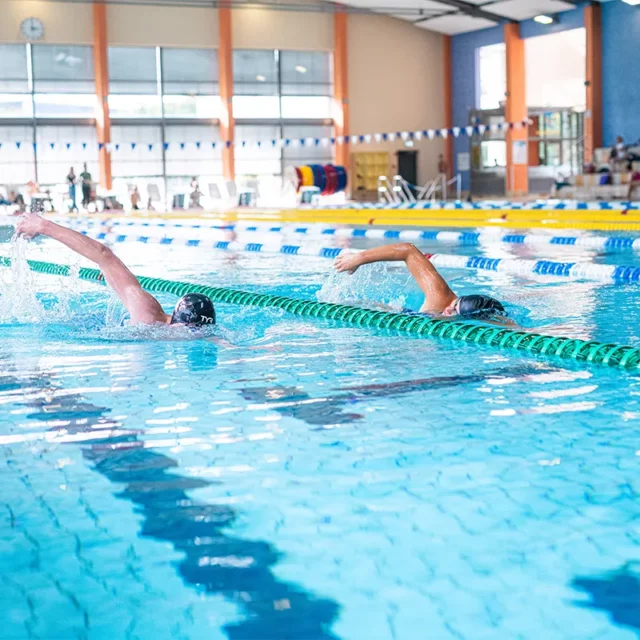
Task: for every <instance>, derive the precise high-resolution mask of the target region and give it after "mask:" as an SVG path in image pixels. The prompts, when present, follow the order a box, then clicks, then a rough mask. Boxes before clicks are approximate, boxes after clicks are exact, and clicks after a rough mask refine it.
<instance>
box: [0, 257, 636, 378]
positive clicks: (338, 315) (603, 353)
mask: <svg viewBox="0 0 640 640" xmlns="http://www.w3.org/2000/svg"><path fill="white" fill-rule="evenodd" d="M28 264H29V267H30V268H31V269H32V270H33V271H36V272H38V273H46V274H50V275H61V276H69V275H72V269H71V267H69V266H68V265H62V264H54V263H51V262H40V261H35V260H29V261H28ZM0 266H5V267H10V266H11V260H10V258H6V257H2V256H0ZM78 277H79V278H80V279H81V280H89V281H92V282H104V278H103V276H102V274H101V272H100V271H99V270H98V269H90V268H86V267H82V268H81V269H80V270H79V272H78ZM138 280H139V281H140V284H141V285H142V287H143V288H144V289H146V290H147V291H149V292H150V293H171V294H173V295H176V296H183V295H185V294H187V293H201V294H204V295H206V296H209V297H210V298H211V299H212V300H213V301H214V302H224V303H228V304H238V305H248V306H257V307H271V308H276V309H282V310H284V311H287V312H289V313H293V314H295V315H298V316H304V317H311V318H325V319H327V320H336V321H339V322H342V323H343V324H348V325H352V326H357V327H367V328H375V329H385V330H389V331H398V332H399V333H402V334H405V335H410V336H413V337H417V338H427V337H430V338H441V339H444V340H456V341H460V342H467V343H470V344H476V345H482V346H487V347H493V348H496V349H511V350H516V351H522V352H525V353H528V354H530V355H534V356H544V357H550V356H555V357H559V358H567V359H570V360H576V361H578V362H586V363H590V364H602V365H605V366H609V367H617V368H621V369H637V368H638V367H639V366H640V349H637V348H635V347H630V346H625V345H619V344H612V343H608V344H604V343H601V342H595V341H586V340H578V339H574V338H564V337H556V336H545V335H541V334H537V333H528V332H525V331H514V330H512V329H506V328H502V327H494V326H486V325H481V324H474V323H471V322H455V321H450V320H440V319H434V318H428V317H425V316H421V315H415V314H407V313H392V312H388V311H374V310H371V309H362V308H360V307H353V306H350V305H344V304H333V303H329V302H315V301H312V300H301V299H296V298H288V297H286V296H275V295H271V294H266V293H251V292H248V291H240V290H237V289H228V288H226V287H210V286H207V285H199V284H191V283H189V282H175V281H172V280H163V279H161V278H152V277H138Z"/></svg>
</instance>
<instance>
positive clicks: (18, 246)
mask: <svg viewBox="0 0 640 640" xmlns="http://www.w3.org/2000/svg"><path fill="white" fill-rule="evenodd" d="M27 244H28V241H27V240H25V238H20V237H18V236H16V235H14V236H13V237H12V238H11V242H10V243H9V257H10V258H11V269H0V321H2V322H11V321H13V322H15V321H18V322H25V323H33V322H38V321H40V320H41V319H42V317H43V314H44V306H43V305H42V303H41V302H40V300H38V297H37V296H36V285H35V278H34V274H33V272H32V271H31V269H29V265H28V264H27V255H26V252H27Z"/></svg>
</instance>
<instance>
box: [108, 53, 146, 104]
mask: <svg viewBox="0 0 640 640" xmlns="http://www.w3.org/2000/svg"><path fill="white" fill-rule="evenodd" d="M108 57H109V94H125V95H157V94H158V73H157V60H156V48H155V47H109V51H108Z"/></svg>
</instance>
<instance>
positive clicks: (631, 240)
mask: <svg viewBox="0 0 640 640" xmlns="http://www.w3.org/2000/svg"><path fill="white" fill-rule="evenodd" d="M55 222H58V223H60V224H66V225H67V226H70V227H73V228H76V229H77V228H89V227H93V226H99V227H129V228H131V227H134V228H136V229H137V228H143V229H147V228H156V227H157V228H159V229H184V230H190V229H199V230H200V232H202V231H209V230H211V231H235V232H237V233H245V232H247V233H253V232H257V233H279V234H283V235H284V234H292V235H304V236H309V237H312V236H333V237H336V238H369V239H377V240H380V239H398V240H406V241H409V242H416V241H420V240H423V241H426V242H443V243H447V244H458V245H465V246H476V245H480V244H484V243H504V244H525V245H535V246H547V245H561V246H572V247H582V248H586V249H597V250H603V249H604V250H608V251H623V250H634V251H640V237H633V236H594V235H582V236H577V235H570V234H569V235H564V234H563V235H549V234H544V233H515V232H513V231H504V232H502V231H482V230H480V231H444V230H433V231H420V230H414V229H379V228H372V229H350V228H347V227H332V226H327V225H323V224H319V223H318V224H310V225H306V226H301V225H296V224H281V225H278V224H273V223H271V222H256V223H250V222H239V223H235V224H215V223H213V222H211V223H209V222H206V221H203V222H202V223H197V224H195V223H191V224H182V223H179V222H162V221H161V220H151V221H150V222H136V221H130V220H92V219H88V218H85V219H83V220H77V219H76V220H69V219H66V218H56V219H55Z"/></svg>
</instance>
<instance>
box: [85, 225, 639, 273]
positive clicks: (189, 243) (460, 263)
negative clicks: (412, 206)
mask: <svg viewBox="0 0 640 640" xmlns="http://www.w3.org/2000/svg"><path fill="white" fill-rule="evenodd" d="M82 233H83V234H84V235H87V236H89V237H91V238H94V239H95V240H100V241H102V242H110V243H116V244H119V243H123V242H141V243H143V244H160V245H171V246H174V247H175V246H184V247H201V248H209V249H217V250H222V251H243V252H250V253H265V254H280V253H281V254H285V255H296V256H308V257H318V258H330V259H333V258H337V257H338V256H339V255H342V254H343V253H357V252H358V250H354V249H342V248H340V247H319V246H317V245H315V244H306V245H304V244H302V245H299V244H286V243H282V242H276V243H269V242H267V243H261V242H239V241H238V240H220V241H215V240H203V239H201V238H192V239H189V238H171V237H167V236H162V237H161V236H155V237H154V236H150V235H149V236H147V235H144V236H138V235H127V234H118V233H106V232H92V231H82ZM425 255H426V256H427V257H428V258H429V259H430V260H431V262H432V263H433V264H434V265H435V266H436V267H441V268H448V269H470V270H473V271H496V272H500V273H509V274H513V275H519V276H525V277H526V276H553V277H558V278H566V279H570V280H592V281H595V282H603V283H608V284H630V283H637V282H639V281H640V267H639V266H634V265H605V264H593V263H591V262H555V261H552V260H521V259H517V258H490V257H485V256H459V255H454V254H445V253H430V254H425Z"/></svg>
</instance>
